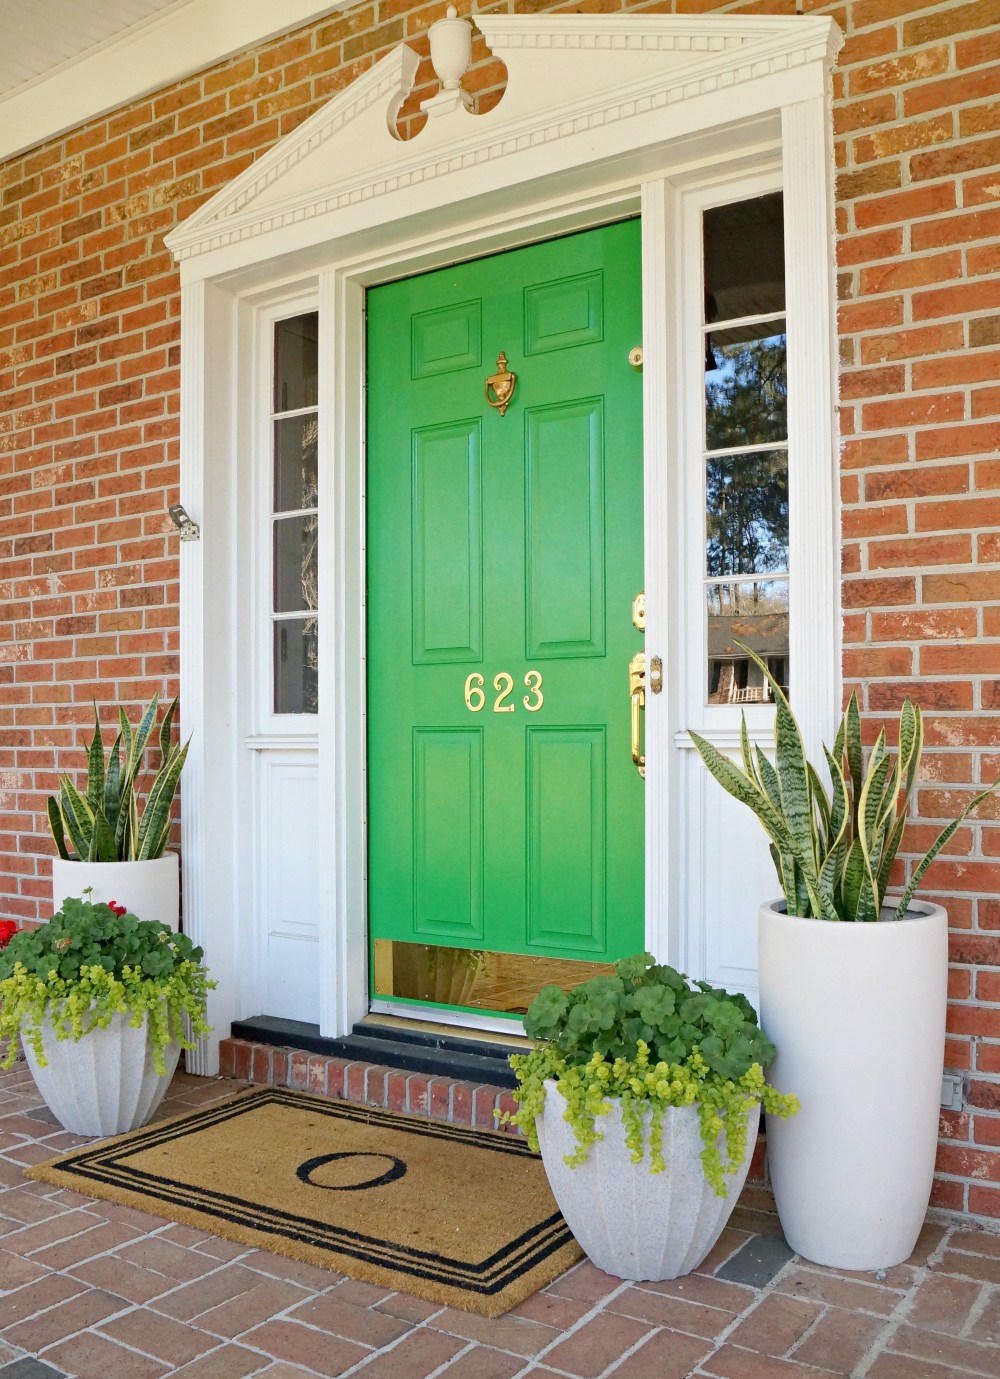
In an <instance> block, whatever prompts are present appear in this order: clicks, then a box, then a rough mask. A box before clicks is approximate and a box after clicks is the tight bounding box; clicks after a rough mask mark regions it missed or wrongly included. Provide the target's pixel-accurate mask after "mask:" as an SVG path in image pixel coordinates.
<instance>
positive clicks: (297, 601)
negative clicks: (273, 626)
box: [273, 514, 319, 613]
mask: <svg viewBox="0 0 1000 1379" xmlns="http://www.w3.org/2000/svg"><path fill="white" fill-rule="evenodd" d="M318 525H319V523H318V520H317V518H316V516H315V514H312V515H311V516H309V517H282V518H279V519H278V521H276V522H275V524H274V565H273V569H274V612H275V613H298V612H301V611H303V610H305V609H310V608H317V607H318V606H319V603H318V584H319V566H318V558H317V551H318V541H317V528H318Z"/></svg>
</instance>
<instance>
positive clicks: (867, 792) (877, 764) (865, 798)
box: [856, 756, 892, 885]
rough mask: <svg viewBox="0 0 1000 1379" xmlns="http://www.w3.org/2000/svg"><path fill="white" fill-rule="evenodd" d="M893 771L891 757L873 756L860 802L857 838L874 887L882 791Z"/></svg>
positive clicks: (862, 788) (878, 849) (878, 848)
mask: <svg viewBox="0 0 1000 1379" xmlns="http://www.w3.org/2000/svg"><path fill="white" fill-rule="evenodd" d="M891 769H892V760H891V758H890V757H887V756H882V757H878V758H876V757H875V756H873V757H872V759H871V761H870V762H869V766H868V771H867V773H866V775H865V780H864V784H863V785H862V787H861V799H860V800H859V802H858V832H857V835H856V836H857V839H858V842H859V843H860V844H861V851H862V853H863V854H864V859H865V869H866V871H867V872H868V873H869V874H870V875H871V877H872V883H873V885H874V874H875V869H876V868H877V866H878V853H879V851H880V847H879V833H878V826H877V825H878V817H879V809H880V808H881V804H882V791H883V789H884V786H885V781H886V777H887V776H888V775H889V773H890V771H891Z"/></svg>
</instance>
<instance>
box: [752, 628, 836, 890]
mask: <svg viewBox="0 0 1000 1379" xmlns="http://www.w3.org/2000/svg"><path fill="white" fill-rule="evenodd" d="M739 645H740V647H741V649H742V650H743V651H745V652H746V653H747V655H748V656H749V657H750V659H751V660H752V661H753V662H754V663H755V664H756V666H757V667H758V669H759V670H761V671H762V672H763V674H764V675H765V677H766V678H767V681H768V683H769V684H770V686H771V692H772V694H773V695H774V705H775V720H774V748H775V750H774V758H775V761H774V764H775V770H776V771H777V774H778V780H779V782H780V784H781V807H782V810H783V812H784V815H785V819H786V821H787V828H788V831H789V832H790V833H791V835H792V837H793V838H794V839H795V843H796V847H795V854H796V856H797V857H799V858H800V859H801V860H802V861H803V862H804V863H805V865H806V867H807V869H808V868H809V865H810V863H811V867H812V872H813V875H814V876H815V875H816V874H817V873H818V871H819V858H818V857H817V855H816V853H817V849H816V835H815V822H814V819H813V810H812V801H811V799H810V791H809V763H808V762H807V760H806V749H805V743H804V742H803V741H802V734H801V733H800V732H799V725H798V723H797V722H796V721H795V715H794V714H793V713H792V710H791V705H790V704H789V702H788V700H787V699H786V698H785V694H784V691H783V690H782V688H781V686H780V685H779V684H778V682H777V681H776V680H775V678H774V676H773V675H772V674H771V672H770V670H769V669H768V666H767V662H766V661H764V660H762V659H761V657H760V656H758V655H757V653H756V651H754V650H752V649H751V648H750V647H748V646H746V645H744V644H743V643H740V644H739Z"/></svg>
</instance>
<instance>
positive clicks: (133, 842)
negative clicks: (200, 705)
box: [48, 694, 188, 862]
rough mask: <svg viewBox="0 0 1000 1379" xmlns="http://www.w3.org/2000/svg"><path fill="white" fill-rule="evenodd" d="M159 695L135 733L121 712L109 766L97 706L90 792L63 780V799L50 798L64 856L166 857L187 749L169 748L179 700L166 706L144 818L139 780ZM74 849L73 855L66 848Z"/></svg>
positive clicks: (90, 758) (89, 762)
mask: <svg viewBox="0 0 1000 1379" xmlns="http://www.w3.org/2000/svg"><path fill="white" fill-rule="evenodd" d="M158 705H159V695H158V694H154V695H153V698H152V700H151V702H150V704H149V706H148V707H147V708H146V709H145V711H144V712H143V715H142V718H141V719H140V720H139V725H138V727H136V728H135V729H134V730H133V728H132V725H131V724H130V723H129V721H128V719H127V718H126V716H125V711H124V709H121V708H119V710H118V718H119V722H120V725H121V730H120V732H119V733H118V735H117V737H116V738H115V740H114V743H113V745H112V747H111V750H110V752H109V753H108V758H107V761H105V759H104V741H103V739H102V737H101V723H100V719H99V717H98V714H97V705H96V704H95V705H94V737H93V741H92V742H91V744H90V747H89V748H88V750H87V791H86V794H81V793H80V791H79V790H77V788H76V786H75V785H74V784H73V782H72V781H71V780H70V779H69V777H68V776H64V777H63V779H62V780H61V781H60V783H59V798H58V799H56V798H55V796H53V795H50V796H49V806H48V808H49V827H50V828H51V830H52V837H53V840H54V841H55V845H56V847H57V848H58V850H59V856H60V857H64V858H66V859H67V860H70V859H71V857H73V856H74V854H75V859H76V860H77V861H83V862H137V861H145V860H147V859H150V858H154V857H161V856H162V855H163V850H164V848H165V847H166V845H167V839H168V838H169V836H170V807H171V804H172V803H173V798H174V794H175V792H176V790H177V782H178V780H179V779H180V774H181V769H182V767H183V766H184V761H185V758H186V757H187V750H188V744H187V743H185V744H184V746H183V747H181V746H177V747H172V746H171V745H170V727H171V723H172V722H173V717H174V711H175V709H176V708H177V699H176V698H174V699H173V700H172V701H171V703H170V704H169V705H168V706H167V709H166V711H165V713H164V715H163V721H162V722H161V724H160V732H159V746H160V769H159V770H158V771H157V773H156V776H155V777H154V779H153V783H152V785H151V786H150V788H149V792H148V794H147V796H146V802H145V806H144V807H143V809H142V811H141V813H140V809H139V798H138V791H137V778H138V775H139V771H140V768H141V766H142V762H143V756H144V754H145V751H146V746H147V743H148V742H149V738H150V734H151V733H152V731H153V725H154V723H155V722H156V710H157V707H158ZM67 839H68V841H69V846H71V847H72V848H73V853H70V851H69V847H68V846H67Z"/></svg>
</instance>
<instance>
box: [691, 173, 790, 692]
mask: <svg viewBox="0 0 1000 1379" xmlns="http://www.w3.org/2000/svg"><path fill="white" fill-rule="evenodd" d="M702 232H703V261H704V272H705V280H704V281H705V292H704V302H705V307H704V315H703V322H702V332H703V344H704V356H705V391H704V427H703V445H704V484H705V490H704V491H705V514H706V517H705V547H704V585H705V605H704V606H705V616H706V618H707V647H708V702H709V703H710V704H734V703H735V704H748V703H768V702H769V701H770V689H769V686H768V683H767V681H766V679H765V678H764V676H763V675H762V674H761V672H760V669H759V668H758V667H757V666H756V665H755V663H754V662H753V661H751V660H750V658H749V657H748V656H747V655H746V653H745V652H744V651H743V650H742V649H741V647H740V645H739V643H743V644H744V645H745V646H749V647H751V648H752V649H753V650H754V651H755V652H756V653H757V654H758V655H759V656H760V657H761V658H762V659H763V660H764V662H765V663H766V664H767V666H768V668H769V669H770V671H771V673H772V674H773V675H774V677H775V679H776V680H777V681H778V683H779V684H780V685H782V687H783V688H785V689H786V690H787V687H788V633H789V616H788V609H789V600H788V593H789V563H790V562H789V554H788V544H789V543H788V422H787V407H786V403H787V393H788V387H787V346H786V334H785V262H784V233H783V223H782V196H781V193H780V192H773V193H771V194H769V195H767V196H759V197H754V198H752V199H748V200H742V201H735V202H731V203H729V204H727V205H722V206H714V207H712V208H710V209H708V210H706V211H705V212H704V215H703V220H702Z"/></svg>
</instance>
